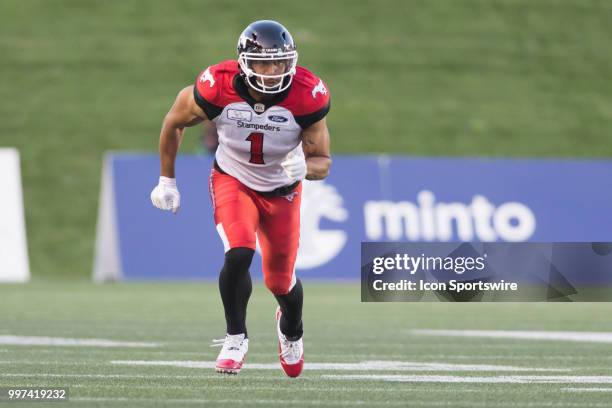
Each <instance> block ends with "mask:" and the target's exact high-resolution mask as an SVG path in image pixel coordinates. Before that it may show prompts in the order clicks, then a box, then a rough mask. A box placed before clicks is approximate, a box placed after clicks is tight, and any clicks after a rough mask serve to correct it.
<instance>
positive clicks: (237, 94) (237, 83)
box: [194, 61, 329, 191]
mask: <svg viewBox="0 0 612 408" xmlns="http://www.w3.org/2000/svg"><path fill="white" fill-rule="evenodd" d="M194 96H195V100H196V102H197V104H198V105H199V106H200V107H201V108H202V110H204V112H205V113H206V116H208V118H209V119H210V120H212V121H213V122H214V123H215V125H216V127H217V134H218V135H219V147H218V148H217V152H216V155H215V159H216V161H217V163H218V165H219V167H220V168H221V169H222V170H223V171H224V172H226V173H227V174H229V175H231V176H233V177H235V178H237V179H238V180H239V181H240V182H241V183H243V184H244V185H246V186H247V187H249V188H251V189H253V190H256V191H272V190H274V189H276V188H279V187H282V186H286V185H288V184H291V183H292V182H293V181H292V180H290V179H289V178H288V177H287V175H286V174H285V173H284V171H283V168H282V167H281V162H283V161H284V160H285V159H286V157H287V155H288V154H289V153H290V152H294V153H295V154H298V155H302V156H303V154H304V153H303V151H302V145H301V134H302V130H303V129H305V128H307V127H308V126H310V125H311V124H313V123H314V122H317V121H319V120H321V119H322V118H323V117H324V116H325V115H326V114H327V112H328V111H329V92H328V90H327V88H326V87H325V85H324V84H323V81H322V80H321V79H319V78H317V77H316V76H314V75H313V74H312V73H311V72H310V71H308V70H306V69H305V68H302V67H297V72H296V74H295V76H294V77H293V82H292V83H291V86H290V87H289V89H287V90H286V91H284V92H282V93H280V94H278V95H275V96H274V97H273V98H272V99H271V100H268V101H265V102H257V101H255V100H254V99H253V98H252V97H251V95H250V94H249V93H248V89H247V85H246V84H245V83H244V81H243V80H242V78H241V77H240V70H239V68H238V62H237V61H225V62H222V63H220V64H218V65H214V66H211V67H209V68H207V69H206V70H205V71H203V72H202V73H201V74H200V76H199V77H198V79H197V80H196V85H195V87H194Z"/></svg>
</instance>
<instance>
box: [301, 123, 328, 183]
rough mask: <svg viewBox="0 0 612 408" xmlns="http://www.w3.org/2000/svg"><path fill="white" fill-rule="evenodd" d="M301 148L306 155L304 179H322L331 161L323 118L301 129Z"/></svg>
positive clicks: (325, 124)
mask: <svg viewBox="0 0 612 408" xmlns="http://www.w3.org/2000/svg"><path fill="white" fill-rule="evenodd" d="M302 149H303V150H304V156H305V157H306V179H307V180H322V179H324V178H325V177H327V176H328V175H329V168H330V167H331V162H332V161H331V153H330V151H329V130H328V129H327V123H326V121H325V118H323V119H321V120H320V121H318V122H315V123H313V124H312V125H310V126H309V127H307V128H306V129H304V130H303V131H302Z"/></svg>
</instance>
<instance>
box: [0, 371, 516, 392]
mask: <svg viewBox="0 0 612 408" xmlns="http://www.w3.org/2000/svg"><path fill="white" fill-rule="evenodd" d="M217 378H222V376H220V375H217ZM251 379H252V377H251V376H249V380H251ZM267 379H268V380H269V379H270V378H269V377H268V378H267ZM9 385H10V384H7V385H3V384H1V383H0V387H8V386H9ZM20 385H21V386H24V387H25V386H29V385H28V384H20ZM31 386H33V387H34V386H35V385H31ZM91 387H92V385H91V384H77V385H74V384H73V385H70V388H91ZM94 387H96V388H108V389H118V390H119V389H128V390H132V389H134V390H160V386H159V384H157V385H134V384H125V385H121V384H113V385H100V384H96V385H95V386H94ZM163 389H164V390H165V389H171V390H193V385H192V384H188V385H165V384H164V386H163ZM206 390H208V391H210V390H227V385H210V384H207V385H206ZM299 390H300V391H316V392H350V393H355V392H356V391H359V390H358V389H355V387H343V386H340V387H337V386H335V385H334V383H333V382H331V383H330V382H326V383H325V386H324V387H310V386H304V385H300V387H299ZM389 390H393V392H394V393H396V392H397V393H401V392H415V391H420V392H426V391H428V390H429V391H431V392H437V393H462V392H463V393H473V392H482V389H480V388H465V387H461V388H453V389H443V388H434V387H429V388H428V387H427V386H424V385H422V386H415V387H402V388H390V386H386V387H368V389H367V392H389ZM240 391H255V392H257V391H277V392H280V391H283V390H282V389H281V388H279V387H278V386H266V385H263V384H258V385H252V386H248V385H240ZM284 391H286V392H288V393H293V392H294V391H293V390H292V389H285V390H284ZM501 391H503V392H506V391H505V390H501Z"/></svg>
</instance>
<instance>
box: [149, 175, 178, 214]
mask: <svg viewBox="0 0 612 408" xmlns="http://www.w3.org/2000/svg"><path fill="white" fill-rule="evenodd" d="M151 202H152V203H153V205H154V206H156V207H157V208H159V209H160V210H172V212H173V213H175V214H176V212H177V211H178V209H179V207H180V206H181V194H180V193H179V191H178V189H177V188H176V179H173V178H170V177H164V176H160V177H159V184H158V185H157V186H156V187H155V188H154V189H153V191H151Z"/></svg>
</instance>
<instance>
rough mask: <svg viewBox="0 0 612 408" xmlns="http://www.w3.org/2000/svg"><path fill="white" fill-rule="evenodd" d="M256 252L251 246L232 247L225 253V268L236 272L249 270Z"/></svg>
mask: <svg viewBox="0 0 612 408" xmlns="http://www.w3.org/2000/svg"><path fill="white" fill-rule="evenodd" d="M254 254H255V251H254V250H252V249H251V248H242V247H240V248H232V249H230V250H229V251H227V252H226V253H225V265H224V266H223V269H225V270H227V271H231V272H234V273H241V272H247V271H248V270H249V266H251V261H252V260H253V255H254Z"/></svg>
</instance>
